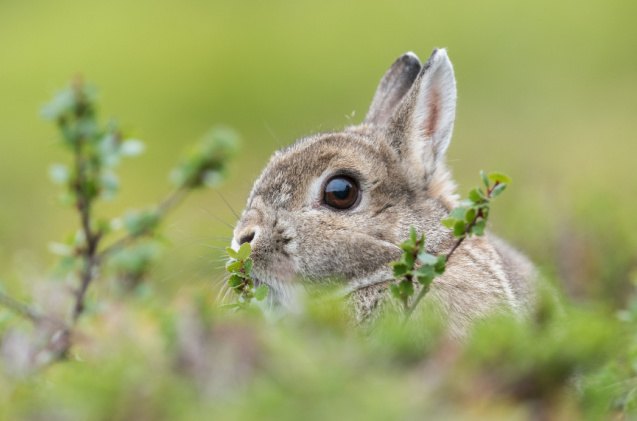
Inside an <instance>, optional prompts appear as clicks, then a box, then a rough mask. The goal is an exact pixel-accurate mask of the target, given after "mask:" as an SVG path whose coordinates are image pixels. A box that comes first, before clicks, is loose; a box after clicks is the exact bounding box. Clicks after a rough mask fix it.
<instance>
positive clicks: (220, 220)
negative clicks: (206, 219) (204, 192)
mask: <svg viewBox="0 0 637 421" xmlns="http://www.w3.org/2000/svg"><path fill="white" fill-rule="evenodd" d="M199 209H200V210H202V211H204V212H206V213H207V214H208V215H210V216H212V217H213V218H215V219H216V220H217V221H219V222H221V223H222V224H223V225H225V226H226V227H228V228H230V229H231V230H234V226H233V225H230V224H229V223H227V222H226V221H224V220H223V219H221V218H220V217H218V216H217V215H215V214H214V213H212V212H210V211H209V210H208V209H206V208H199Z"/></svg>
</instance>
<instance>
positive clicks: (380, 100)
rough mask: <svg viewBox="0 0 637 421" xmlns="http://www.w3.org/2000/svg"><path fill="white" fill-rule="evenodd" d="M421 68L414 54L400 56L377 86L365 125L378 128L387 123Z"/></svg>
mask: <svg viewBox="0 0 637 421" xmlns="http://www.w3.org/2000/svg"><path fill="white" fill-rule="evenodd" d="M421 68H422V65H421V64H420V60H419V59H418V57H417V56H416V54H414V53H412V52H409V53H405V54H403V55H402V56H400V57H399V58H398V59H397V60H396V61H395V62H394V64H392V66H391V67H390V68H389V70H387V72H386V73H385V75H384V76H383V78H382V79H381V81H380V83H379V84H378V88H376V94H375V95H374V99H373V100H372V105H371V106H370V107H369V111H368V112H367V116H366V117H365V123H368V124H376V125H379V126H380V125H384V124H385V123H387V122H388V121H389V119H390V118H391V116H392V115H393V114H394V111H395V110H396V108H397V107H398V104H399V103H400V100H401V99H402V98H403V97H404V96H405V94H406V93H407V91H409V88H411V85H412V84H413V83H414V80H416V78H417V77H418V74H419V73H420V69H421Z"/></svg>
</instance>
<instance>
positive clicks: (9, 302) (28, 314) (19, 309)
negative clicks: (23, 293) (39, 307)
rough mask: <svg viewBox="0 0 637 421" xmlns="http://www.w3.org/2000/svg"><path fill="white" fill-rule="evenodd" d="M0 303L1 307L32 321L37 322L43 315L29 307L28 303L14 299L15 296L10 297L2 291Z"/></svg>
mask: <svg viewBox="0 0 637 421" xmlns="http://www.w3.org/2000/svg"><path fill="white" fill-rule="evenodd" d="M0 305H1V306H3V307H6V308H8V309H9V310H11V311H13V312H14V313H16V314H18V315H20V316H22V317H24V318H25V319H27V320H30V321H32V322H33V323H38V322H39V321H41V320H42V319H43V318H44V316H42V315H41V314H39V313H37V312H36V311H35V310H33V309H32V308H31V307H29V306H28V305H26V304H24V303H22V302H20V301H18V300H16V299H15V298H12V297H10V296H8V295H6V294H4V293H2V292H0Z"/></svg>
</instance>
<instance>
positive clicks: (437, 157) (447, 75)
mask: <svg viewBox="0 0 637 421" xmlns="http://www.w3.org/2000/svg"><path fill="white" fill-rule="evenodd" d="M455 116H456V79H455V77H454V73H453V67H452V65H451V61H449V57H447V52H446V51H445V50H444V49H439V50H434V52H433V53H432V54H431V57H429V60H427V63H425V65H424V66H423V68H422V70H421V72H420V74H419V75H418V79H416V81H415V82H414V84H413V85H412V87H411V90H410V92H409V93H408V94H407V95H406V96H405V98H403V101H402V102H401V104H400V107H399V108H398V109H397V110H396V112H395V113H394V115H393V117H392V121H391V124H390V130H391V131H390V133H391V143H392V146H394V147H395V148H397V149H398V151H399V153H400V155H401V156H402V158H403V159H404V160H405V161H406V164H407V165H408V166H409V171H410V172H411V173H412V174H418V175H420V176H422V177H424V179H426V178H427V177H428V175H429V174H431V173H433V172H434V171H435V169H436V166H437V165H438V163H439V162H440V161H441V160H442V158H443V157H444V155H445V152H446V150H447V147H448V146H449V143H450V142H451V133H452V131H453V122H454V120H455Z"/></svg>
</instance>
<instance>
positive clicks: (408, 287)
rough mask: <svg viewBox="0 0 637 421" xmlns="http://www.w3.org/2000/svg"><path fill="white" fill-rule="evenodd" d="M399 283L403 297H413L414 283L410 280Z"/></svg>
mask: <svg viewBox="0 0 637 421" xmlns="http://www.w3.org/2000/svg"><path fill="white" fill-rule="evenodd" d="M398 285H399V288H400V294H401V295H402V296H403V297H411V296H412V295H414V284H413V283H412V282H410V281H407V280H405V281H401V282H400V284H398Z"/></svg>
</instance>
